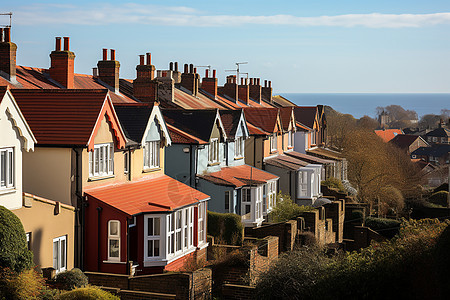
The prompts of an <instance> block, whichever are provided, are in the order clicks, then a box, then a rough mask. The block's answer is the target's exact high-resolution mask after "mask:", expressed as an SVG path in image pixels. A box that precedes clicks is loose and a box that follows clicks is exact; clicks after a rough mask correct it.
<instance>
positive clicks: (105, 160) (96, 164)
mask: <svg viewBox="0 0 450 300" xmlns="http://www.w3.org/2000/svg"><path fill="white" fill-rule="evenodd" d="M113 174H114V145H113V144H100V145H94V151H90V152H89V176H90V177H95V176H107V175H113Z"/></svg>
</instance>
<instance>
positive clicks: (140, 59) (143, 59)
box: [139, 55, 145, 66]
mask: <svg viewBox="0 0 450 300" xmlns="http://www.w3.org/2000/svg"><path fill="white" fill-rule="evenodd" d="M144 64H145V55H139V65H141V66H143V65H144Z"/></svg>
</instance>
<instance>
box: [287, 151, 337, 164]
mask: <svg viewBox="0 0 450 300" xmlns="http://www.w3.org/2000/svg"><path fill="white" fill-rule="evenodd" d="M284 154H286V155H288V156H292V157H294V158H297V159H300V160H303V161H306V162H308V163H310V164H322V165H325V164H332V163H334V161H333V160H329V159H323V158H319V157H316V156H312V155H308V154H304V153H300V152H296V151H285V152H284Z"/></svg>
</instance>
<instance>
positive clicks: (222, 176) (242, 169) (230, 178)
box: [199, 165, 279, 187]
mask: <svg viewBox="0 0 450 300" xmlns="http://www.w3.org/2000/svg"><path fill="white" fill-rule="evenodd" d="M199 177H200V178H203V179H205V180H208V181H211V182H213V183H215V184H218V185H226V186H234V187H242V186H245V185H251V184H262V183H266V182H267V181H269V180H273V179H277V178H279V177H278V176H275V175H273V174H271V173H268V172H266V171H263V170H260V169H257V168H254V167H251V166H249V165H242V166H237V167H226V168H222V169H221V170H220V171H218V172H214V173H209V174H207V175H199Z"/></svg>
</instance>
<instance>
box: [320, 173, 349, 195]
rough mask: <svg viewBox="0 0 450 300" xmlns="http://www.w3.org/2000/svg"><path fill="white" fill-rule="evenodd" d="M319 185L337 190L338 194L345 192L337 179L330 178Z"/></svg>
mask: <svg viewBox="0 0 450 300" xmlns="http://www.w3.org/2000/svg"><path fill="white" fill-rule="evenodd" d="M321 185H324V186H327V187H329V188H334V189H337V190H338V191H340V192H345V187H344V185H343V184H342V181H340V180H339V179H337V178H334V177H330V178H328V179H327V180H324V181H322V182H321Z"/></svg>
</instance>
